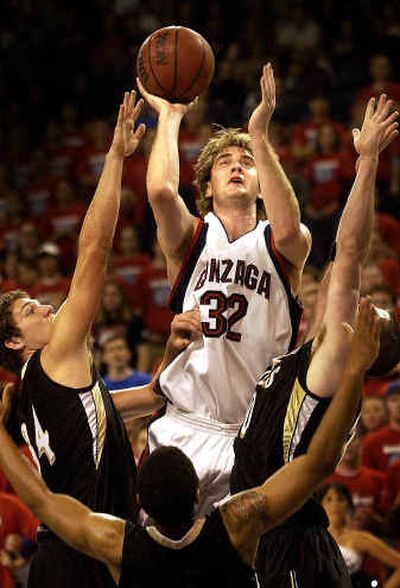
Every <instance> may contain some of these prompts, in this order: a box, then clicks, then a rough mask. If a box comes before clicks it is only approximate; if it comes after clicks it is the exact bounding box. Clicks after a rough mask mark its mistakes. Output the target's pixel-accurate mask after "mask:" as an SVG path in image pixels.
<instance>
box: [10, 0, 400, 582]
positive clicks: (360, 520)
mask: <svg viewBox="0 0 400 588" xmlns="http://www.w3.org/2000/svg"><path fill="white" fill-rule="evenodd" d="M171 24H177V25H183V26H188V27H190V28H193V29H195V30H197V31H198V32H200V33H202V34H203V35H204V36H205V37H206V38H207V40H208V41H209V43H210V44H211V46H212V48H213V50H214V53H215V57H216V73H215V78H214V80H213V82H212V85H211V87H210V89H209V92H208V94H207V95H206V96H203V97H202V98H201V100H200V101H199V103H198V105H197V106H196V107H195V108H194V109H192V110H191V111H190V113H189V114H188V115H187V117H186V120H185V124H184V126H183V128H182V131H181V141H180V155H181V187H180V192H181V194H182V196H183V197H184V199H185V201H186V202H187V204H188V206H189V207H190V209H191V210H192V211H195V202H196V191H195V189H194V187H193V184H192V180H193V174H192V164H193V163H194V161H195V160H196V157H197V155H198V153H199V151H200V149H201V147H202V145H203V144H204V142H205V141H206V140H207V138H208V137H209V136H210V133H211V132H212V124H213V123H217V124H220V125H224V126H234V127H244V128H245V127H246V122H247V120H248V118H249V115H250V113H251V111H252V109H253V108H254V106H255V105H256V103H257V101H258V98H259V77H260V73H261V66H262V64H263V63H266V62H267V61H271V62H272V63H273V65H274V70H275V76H276V82H277V91H278V98H277V109H276V113H275V116H274V119H273V125H272V131H271V133H272V140H273V143H274V146H275V149H276V151H277V153H278V155H279V157H280V160H281V162H282V164H283V166H284V168H285V170H286V172H287V174H288V176H289V177H290V179H291V181H292V183H293V185H294V187H295V190H296V194H297V196H298V199H299V202H300V205H301V209H302V215H303V220H304V222H305V223H306V224H307V225H308V226H309V227H310V229H311V231H312V233H313V241H314V244H313V249H312V253H311V256H310V260H309V263H308V265H307V269H306V272H305V276H304V285H303V291H302V299H303V303H304V306H305V312H304V319H303V324H302V332H304V330H305V328H306V325H307V322H308V320H309V318H310V316H311V315H312V309H313V304H314V303H315V298H316V291H317V288H318V281H319V279H320V276H321V272H322V269H323V267H324V264H325V263H326V261H327V257H328V252H329V248H330V245H331V242H332V240H333V238H334V234H335V230H336V225H337V221H338V218H339V217H340V212H341V209H342V207H343V204H344V202H345V200H346V196H347V194H348V190H349V186H350V185H351V182H352V179H353V177H354V161H355V157H354V152H353V149H352V140H351V128H352V127H353V126H358V125H359V124H360V121H361V120H362V119H361V117H362V114H363V108H364V105H365V101H366V100H367V98H368V97H370V96H372V95H377V94H379V93H381V92H387V93H388V95H389V96H390V97H391V98H393V99H394V100H396V101H397V103H398V107H400V2H398V1H394V2H382V1H381V2H379V3H378V2H372V1H365V2H363V1H358V2H357V1H354V2H351V3H346V5H343V3H335V2H332V1H329V0H326V1H323V0H321V1H319V2H307V3H306V2H285V1H282V0H281V1H280V2H268V3H267V2H261V1H260V0H247V1H242V2H241V3H240V4H239V5H233V3H232V2H228V1H219V2H218V1H211V2H201V3H200V2H195V1H192V2H188V1H173V0H164V1H162V2H161V1H157V0H147V1H146V2H142V1H141V0H114V1H112V0H85V1H84V2H76V1H74V0H70V1H69V2H65V1H63V2H54V1H53V2H52V1H46V0H41V1H40V0H36V2H35V1H33V0H24V2H17V1H9V0H5V1H3V2H2V4H1V7H0V51H1V59H0V121H1V124H0V153H1V157H0V280H1V281H0V287H1V291H2V292H3V291H7V290H9V289H12V288H16V287H20V288H22V289H24V290H27V291H28V292H29V293H30V294H31V295H32V296H34V297H37V298H38V299H39V300H40V301H42V302H46V303H47V302H49V303H51V304H53V305H54V306H55V307H58V306H59V305H60V304H61V302H62V300H63V299H64V297H65V295H66V293H67V291H68V286H69V280H70V277H71V270H72V268H73V267H74V265H75V260H76V245H77V235H78V232H79V227H80V223H81V221H82V218H83V215H84V213H85V210H86V208H87V205H88V203H89V201H90V199H91V197H92V195H93V192H94V188H95V186H96V183H97V180H98V177H99V173H100V171H101V168H102V163H103V160H104V156H105V153H106V151H107V149H108V145H109V140H110V135H111V131H112V128H113V122H114V120H115V114H116V110H117V105H118V103H119V102H120V99H121V96H122V94H123V91H124V90H126V89H130V88H132V87H134V86H135V82H134V80H135V59H136V54H137V50H138V48H139V46H140V44H141V43H142V42H143V40H144V39H145V38H146V36H147V35H148V34H150V33H151V32H152V31H154V30H155V29H157V28H159V27H162V26H168V25H171ZM142 118H143V120H144V121H145V122H146V124H147V127H148V131H147V133H146V138H145V140H144V141H143V142H142V145H141V147H140V150H139V152H138V153H135V154H134V156H133V157H132V158H131V159H130V160H129V162H128V163H127V164H126V167H125V172H124V181H123V206H122V211H121V218H120V221H119V224H118V228H117V235H116V239H115V247H114V253H113V257H112V260H111V262H110V278H109V280H108V282H107V284H106V286H105V288H104V292H103V296H102V302H101V306H100V309H99V314H98V318H97V321H96V324H95V328H94V331H93V336H94V341H95V349H96V359H97V362H98V364H99V366H101V369H102V370H103V373H104V374H105V375H106V374H107V373H108V374H109V375H110V371H111V373H114V372H115V370H118V369H125V371H126V373H127V374H129V375H130V376H132V377H136V378H138V380H140V378H142V379H143V378H144V380H145V379H146V374H148V373H151V371H152V370H153V369H154V366H155V365H156V363H157V361H158V358H159V357H160V354H161V352H162V348H163V344H164V342H165V339H166V337H167V335H168V332H169V324H170V321H171V317H172V314H171V313H170V311H169V310H167V307H166V301H167V299H168V294H169V287H168V283H167V278H166V271H165V263H164V260H163V257H162V255H161V253H160V251H159V250H158V248H157V246H155V243H154V237H155V230H154V223H153V220H152V215H151V212H150V210H149V207H148V204H147V202H146V191H145V171H146V160H147V156H148V153H149V149H150V147H151V142H152V138H153V136H154V128H155V125H156V119H155V116H154V114H153V113H152V112H151V111H149V110H145V112H144V113H143V116H142ZM377 211H378V213H377V220H376V227H375V232H374V238H373V242H372V247H371V252H370V256H369V259H368V262H367V264H366V267H365V269H364V271H363V276H362V291H363V294H370V295H371V296H372V298H373V300H375V301H376V303H377V304H379V305H381V306H383V307H385V308H388V309H391V310H393V311H394V312H395V313H397V314H398V313H399V308H400V306H399V295H400V263H399V256H400V140H399V139H397V140H396V141H395V142H394V143H393V145H392V146H391V147H390V148H389V149H388V150H387V151H386V152H385V154H384V156H383V157H382V158H381V163H380V167H379V173H378V184H377ZM115 336H117V337H119V338H121V337H122V338H125V340H126V341H127V345H128V348H129V350H126V349H125V351H124V350H123V352H121V353H122V355H121V353H120V355H118V351H117V352H114V355H113V354H112V352H109V353H108V356H106V353H105V351H106V347H107V344H108V343H109V340H110V338H113V337H115ZM115 353H116V354H117V355H116V356H115ZM124 353H125V354H124ZM113 362H114V363H113ZM118 362H119V363H118ZM116 366H117V367H116ZM118 366H119V367H118ZM121 366H122V367H121ZM113 370H114V372H113ZM1 379H2V380H8V379H13V376H12V375H11V374H9V373H8V372H6V371H5V370H2V372H1ZM144 380H143V381H144ZM140 381H142V380H140ZM388 391H389V396H390V398H391V399H392V402H391V406H389V413H390V414H388V412H387V402H386V398H387V394H388ZM364 396H365V398H364V401H363V411H364V415H363V417H362V421H361V434H362V435H363V437H362V439H363V443H361V444H360V447H359V448H358V449H357V452H358V453H359V458H358V459H362V460H363V464H364V465H363V466H359V465H354V464H356V463H357V460H355V461H354V459H353V462H352V463H353V465H352V466H351V465H350V466H349V468H350V469H349V471H350V470H351V468H353V470H352V471H353V475H352V476H350V475H349V476H348V477H347V480H346V476H339V474H338V476H339V478H340V479H341V481H344V482H346V481H347V483H348V484H349V486H350V489H351V490H352V492H353V498H354V500H355V503H356V507H357V508H356V510H355V513H354V515H353V524H354V525H355V526H357V527H358V528H368V529H369V530H372V531H373V532H375V533H377V534H378V535H380V536H381V537H383V538H384V539H385V540H386V541H389V542H390V543H391V544H392V545H396V541H397V540H398V537H399V536H400V525H399V524H398V523H399V518H398V514H399V511H398V509H399V505H400V461H399V460H400V406H398V407H397V409H396V407H395V408H393V406H394V405H395V403H394V401H393V400H394V399H396V398H399V401H398V403H397V404H398V405H400V371H395V372H394V373H393V374H391V375H390V377H388V378H386V379H385V380H368V381H367V382H366V384H365V390H364ZM371 397H372V398H371ZM366 398H367V400H365V399H366ZM371 415H372V416H371ZM388 419H389V420H390V422H389V424H387V423H388ZM144 427H145V423H143V422H140V423H139V424H138V423H134V424H132V425H131V427H130V433H131V438H132V444H133V449H134V452H135V455H136V456H138V455H139V454H140V450H141V447H142V443H143V431H144ZM375 430H379V431H380V432H381V433H382V431H383V432H384V434H383V437H382V439H383V440H381V441H380V443H381V446H380V451H381V453H382V455H386V456H387V457H388V458H387V459H383V460H381V461H379V459H377V458H376V455H377V451H378V450H377V449H376V446H377V444H378V441H377V437H376V435H375V437H373V438H371V437H368V438H367V440H366V437H365V436H366V435H367V434H371V433H373V431H375ZM385 432H388V435H389V436H390V442H389V441H387V440H385V439H386V438H385V436H384V435H385ZM385 443H386V445H385ZM362 444H364V456H363V457H362V458H361V453H360V452H362ZM371 447H372V448H373V450H372V449H371ZM388 447H389V449H388ZM361 467H362V468H363V469H360V468H361ZM366 468H369V469H366ZM371 470H374V471H372V472H371ZM376 472H378V473H376ZM0 490H1V491H2V492H3V493H10V492H12V489H11V488H10V486H9V485H8V483H7V481H6V480H5V479H4V477H2V478H0ZM1 496H2V497H3V496H4V494H2V495H1ZM0 502H1V501H0ZM5 503H6V501H5ZM5 503H4V504H5ZM4 508H6V506H4ZM26 517H27V524H28V523H29V520H28V519H29V517H28V515H26ZM3 518H4V517H3ZM24 529H25V530H24V531H23V532H22V531H21V529H20V528H18V529H15V528H14V527H12V528H11V527H10V528H5V526H4V524H3V526H0V548H3V552H2V555H1V559H0V562H1V563H2V564H5V565H6V566H8V567H10V565H11V564H10V562H9V561H8V560H7V558H6V557H5V556H4V545H5V542H6V540H7V539H6V536H7V535H9V534H10V533H17V535H20V536H25V535H26V536H28V535H29V532H28V531H27V530H26V526H25V527H24ZM32 537H33V536H32ZM8 540H9V539H8ZM24 553H25V552H24ZM25 559H26V560H27V561H28V560H29V550H28V551H27V552H26V558H25ZM367 565H370V566H372V567H371V568H370V570H372V573H373V576H374V577H377V578H379V577H382V576H383V575H384V571H383V570H382V567H379V566H377V565H376V563H375V564H374V562H372V564H371V562H369V563H368V564H367ZM3 571H4V570H3ZM20 577H21V582H22V584H23V575H21V576H20ZM0 578H1V573H0ZM8 581H9V582H10V584H9V585H10V586H12V585H13V584H12V583H11V582H12V580H11V579H10V577H8ZM4 582H5V580H4ZM0 584H1V586H6V584H5V583H1V582H0Z"/></svg>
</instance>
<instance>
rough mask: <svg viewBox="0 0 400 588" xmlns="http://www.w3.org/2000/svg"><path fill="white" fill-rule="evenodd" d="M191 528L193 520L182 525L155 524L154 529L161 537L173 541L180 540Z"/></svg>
mask: <svg viewBox="0 0 400 588" xmlns="http://www.w3.org/2000/svg"><path fill="white" fill-rule="evenodd" d="M192 526H193V520H191V521H188V522H187V523H183V524H182V525H159V524H158V523H156V527H157V529H158V530H159V532H160V533H161V534H162V535H164V536H165V537H168V538H169V539H173V540H175V541H177V540H179V539H182V537H184V536H185V535H186V533H187V532H188V531H189V530H190V529H191V528H192Z"/></svg>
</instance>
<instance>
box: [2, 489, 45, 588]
mask: <svg viewBox="0 0 400 588" xmlns="http://www.w3.org/2000/svg"><path fill="white" fill-rule="evenodd" d="M38 524H39V521H38V520H37V519H36V518H35V517H34V516H33V514H32V513H31V512H30V511H29V510H28V509H27V508H26V506H25V505H24V504H23V503H22V502H21V500H20V499H19V498H18V497H17V496H14V495H12V494H7V493H4V492H2V493H0V548H1V549H2V548H3V545H4V541H5V539H6V537H7V535H10V534H16V535H21V536H22V537H29V538H30V539H32V540H34V539H35V536H36V528H37V526H38ZM0 586H1V588H14V586H15V584H14V580H13V578H12V575H11V573H10V572H9V571H8V569H6V568H4V567H3V566H1V565H0Z"/></svg>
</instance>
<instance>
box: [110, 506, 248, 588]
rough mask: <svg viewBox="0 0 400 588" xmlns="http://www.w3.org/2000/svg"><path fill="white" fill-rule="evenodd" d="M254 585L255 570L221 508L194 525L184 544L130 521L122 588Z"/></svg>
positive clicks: (127, 531) (122, 569)
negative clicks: (240, 550)
mask: <svg viewBox="0 0 400 588" xmlns="http://www.w3.org/2000/svg"><path fill="white" fill-rule="evenodd" d="M160 586H166V587H167V586H168V587H170V586H171V587H172V586H173V587H174V588H205V587H207V588H221V587H222V586H226V587H229V588H243V587H250V586H254V588H255V587H256V580H255V575H254V571H253V570H252V568H250V566H248V565H247V564H246V563H244V561H243V560H242V559H241V557H240V556H239V554H238V552H237V551H236V549H235V548H234V547H233V545H232V543H231V541H230V539H229V536H228V533H227V531H226V528H225V525H224V523H223V521H222V517H221V514H220V512H219V510H218V509H217V510H215V511H213V513H212V514H211V515H209V516H207V517H206V518H201V519H197V520H195V521H194V523H193V526H192V527H191V529H190V530H189V531H188V532H187V533H186V535H185V536H184V537H183V538H182V539H180V540H178V541H177V540H172V539H169V538H168V537H165V536H164V535H162V534H161V533H160V532H159V531H158V530H157V529H156V528H155V527H146V528H142V527H140V526H138V525H135V524H134V523H131V522H129V521H128V522H127V523H126V529H125V541H124V547H123V556H122V564H121V578H120V582H119V588H133V587H135V588H159V587H160Z"/></svg>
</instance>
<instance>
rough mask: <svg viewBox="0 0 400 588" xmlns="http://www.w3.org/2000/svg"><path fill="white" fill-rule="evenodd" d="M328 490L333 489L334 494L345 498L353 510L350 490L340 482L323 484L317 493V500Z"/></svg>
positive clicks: (321, 498)
mask: <svg viewBox="0 0 400 588" xmlns="http://www.w3.org/2000/svg"><path fill="white" fill-rule="evenodd" d="M329 490H334V491H335V492H336V494H338V495H339V496H340V497H341V498H344V499H345V500H346V502H347V504H348V505H349V508H350V510H354V502H353V497H352V495H351V492H350V490H349V489H348V488H347V486H345V485H344V484H341V483H340V482H331V483H330V484H325V486H323V487H322V488H321V489H320V490H319V491H318V493H317V499H318V501H319V502H322V501H323V499H324V498H325V496H326V495H327V493H328V492H329Z"/></svg>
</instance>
